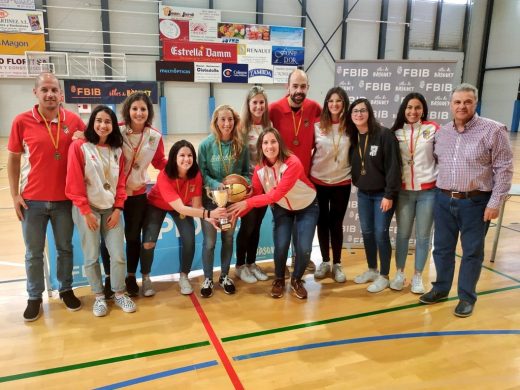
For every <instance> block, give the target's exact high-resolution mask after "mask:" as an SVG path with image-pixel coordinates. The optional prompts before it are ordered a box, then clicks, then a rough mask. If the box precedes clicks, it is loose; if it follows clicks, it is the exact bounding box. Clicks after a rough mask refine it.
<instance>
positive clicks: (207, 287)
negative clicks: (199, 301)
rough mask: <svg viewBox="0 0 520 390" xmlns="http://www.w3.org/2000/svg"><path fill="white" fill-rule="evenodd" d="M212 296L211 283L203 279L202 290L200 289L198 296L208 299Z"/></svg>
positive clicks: (207, 279)
mask: <svg viewBox="0 0 520 390" xmlns="http://www.w3.org/2000/svg"><path fill="white" fill-rule="evenodd" d="M212 295H213V281H212V280H211V279H209V278H206V279H204V283H202V288H201V289H200V296H201V297H202V298H209V297H211V296H212Z"/></svg>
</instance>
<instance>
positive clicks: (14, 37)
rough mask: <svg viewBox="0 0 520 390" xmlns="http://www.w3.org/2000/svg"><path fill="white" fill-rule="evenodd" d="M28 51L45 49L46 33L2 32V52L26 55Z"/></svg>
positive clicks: (0, 36) (0, 34) (0, 50)
mask: <svg viewBox="0 0 520 390" xmlns="http://www.w3.org/2000/svg"><path fill="white" fill-rule="evenodd" d="M26 51H45V35H43V34H25V33H0V53H2V54H15V55H25V52H26Z"/></svg>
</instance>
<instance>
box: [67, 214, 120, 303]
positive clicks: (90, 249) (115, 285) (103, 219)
mask: <svg viewBox="0 0 520 390" xmlns="http://www.w3.org/2000/svg"><path fill="white" fill-rule="evenodd" d="M91 209H92V213H93V214H94V215H95V216H96V217H97V219H98V222H99V227H98V228H97V229H96V230H90V229H89V228H88V226H87V223H86V222H85V217H84V216H83V215H82V214H81V212H80V211H79V209H78V208H77V207H76V206H74V207H73V208H72V218H73V219H74V223H75V224H76V227H77V228H78V233H79V237H80V240H81V249H82V251H83V258H84V266H85V275H86V276H87V279H88V282H89V284H90V288H91V289H92V292H93V293H94V294H102V293H103V281H102V278H101V267H100V265H99V252H100V250H99V246H100V243H101V236H103V237H104V239H105V245H106V248H107V250H108V253H109V255H110V286H111V287H112V291H115V292H120V291H124V290H125V275H126V256H125V249H124V246H125V244H124V240H125V228H124V226H123V218H122V217H120V218H119V223H118V224H117V225H116V226H115V227H114V228H112V229H107V219H108V217H110V215H111V214H112V212H113V209H112V208H110V209H104V210H100V209H96V208H94V207H92V206H91Z"/></svg>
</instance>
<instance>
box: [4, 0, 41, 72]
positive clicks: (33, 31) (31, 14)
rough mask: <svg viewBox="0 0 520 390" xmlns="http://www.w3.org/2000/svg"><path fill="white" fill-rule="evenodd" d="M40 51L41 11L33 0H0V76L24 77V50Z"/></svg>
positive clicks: (25, 70)
mask: <svg viewBox="0 0 520 390" xmlns="http://www.w3.org/2000/svg"><path fill="white" fill-rule="evenodd" d="M4 7H6V8H4ZM44 50H45V35H44V24H43V13H42V12H41V11H36V10H34V1H21V0H18V1H13V0H9V1H5V0H0V77H26V76H27V64H26V59H25V52H26V51H44Z"/></svg>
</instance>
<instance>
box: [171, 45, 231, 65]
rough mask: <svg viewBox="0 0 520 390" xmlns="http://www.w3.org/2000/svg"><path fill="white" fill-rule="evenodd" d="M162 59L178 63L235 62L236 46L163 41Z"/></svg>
mask: <svg viewBox="0 0 520 390" xmlns="http://www.w3.org/2000/svg"><path fill="white" fill-rule="evenodd" d="M163 58H164V59H165V60H167V61H180V62H220V63H222V62H226V63H232V64H233V63H236V62H237V45H234V44H228V43H208V42H200V43H197V42H177V41H174V40H170V39H166V40H164V41H163Z"/></svg>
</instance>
